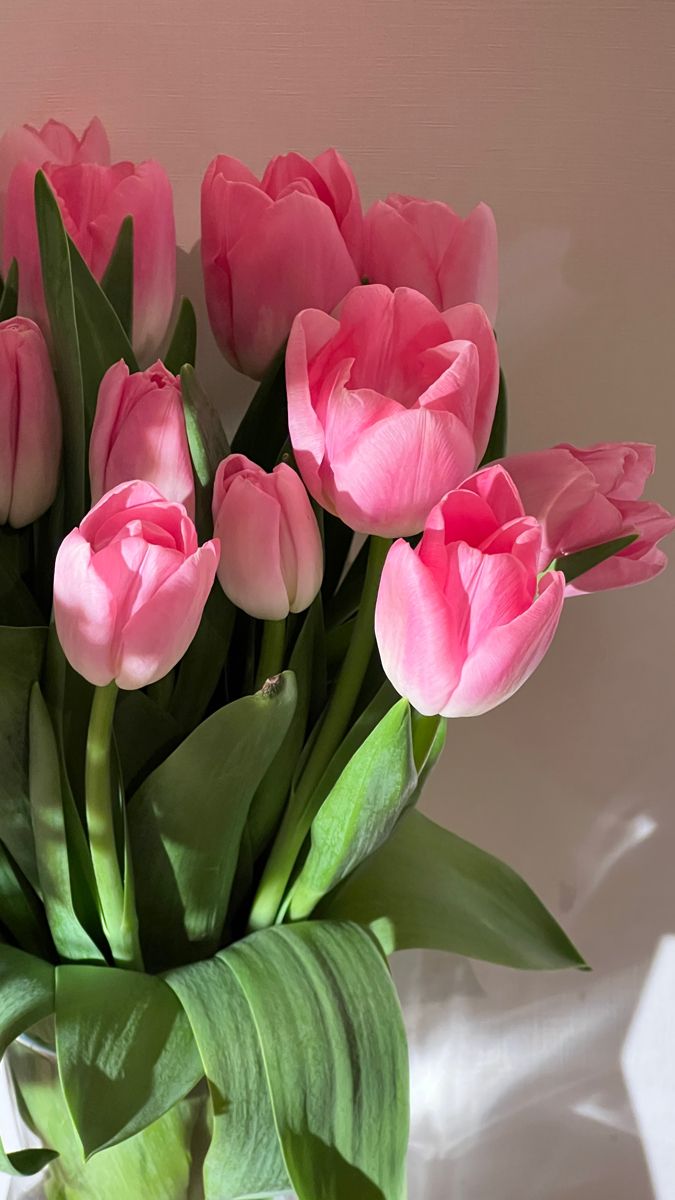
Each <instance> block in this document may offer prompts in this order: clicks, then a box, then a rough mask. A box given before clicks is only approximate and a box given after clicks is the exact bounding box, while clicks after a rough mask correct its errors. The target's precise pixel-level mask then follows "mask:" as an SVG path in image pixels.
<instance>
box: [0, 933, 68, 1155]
mask: <svg viewBox="0 0 675 1200" xmlns="http://www.w3.org/2000/svg"><path fill="white" fill-rule="evenodd" d="M53 1011H54V968H53V967H51V966H50V965H49V964H48V963H46V962H42V960H41V959H39V958H34V957H33V955H31V954H24V952H23V950H16V949H15V948H14V947H13V946H2V945H0V1056H2V1055H3V1054H4V1053H5V1051H6V1049H7V1047H8V1046H10V1045H11V1043H12V1042H13V1041H14V1039H15V1038H17V1037H18V1036H19V1034H20V1033H25V1032H26V1030H27V1029H30V1028H31V1026H32V1025H35V1024H37V1022H38V1021H42V1020H44V1018H45V1017H48V1016H50V1014H51V1013H53ZM54 1158H56V1154H55V1152H54V1151H53V1150H46V1149H45V1150H15V1151H13V1152H11V1153H7V1152H6V1151H5V1150H4V1148H3V1146H2V1143H1V1142H0V1171H3V1172H4V1173H5V1174H7V1175H34V1174H35V1173H36V1172H37V1171H41V1170H42V1168H43V1167H45V1166H46V1165H47V1163H49V1162H51V1161H52V1159H54Z"/></svg>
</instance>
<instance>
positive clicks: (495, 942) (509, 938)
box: [316, 811, 584, 971]
mask: <svg viewBox="0 0 675 1200" xmlns="http://www.w3.org/2000/svg"><path fill="white" fill-rule="evenodd" d="M316 916H318V917H322V918H326V919H330V920H335V921H357V922H358V923H359V924H361V925H365V926H367V927H369V928H370V929H371V930H372V931H373V933H374V934H375V935H376V937H377V938H378V940H379V941H380V943H381V945H382V948H383V949H384V951H385V952H386V953H387V954H391V953H393V951H394V950H406V949H409V948H413V947H414V948H422V949H429V950H447V951H450V952H451V953H453V954H464V955H466V956H467V957H468V958H479V959H485V960H486V961H488V962H494V963H501V964H503V965H504V966H507V967H518V968H521V969H524V970H538V971H552V970H557V969H559V968H562V967H583V966H584V962H583V959H582V958H581V957H580V956H579V954H578V952H577V951H576V950H575V948H574V946H573V945H572V943H571V942H570V941H569V939H568V937H567V936H566V934H565V933H564V932H563V930H562V929H561V928H560V926H559V925H558V924H557V922H556V921H555V920H554V919H553V917H552V916H551V915H550V913H548V912H547V910H546V909H545V908H544V905H543V904H542V903H541V901H540V900H539V899H538V898H537V897H536V896H535V894H534V892H533V891H532V890H531V888H529V887H528V885H527V884H526V883H525V882H524V881H523V880H522V879H521V878H520V877H519V876H518V875H516V873H515V871H512V870H511V868H510V867H507V866H506V864H505V863H502V862H500V861H499V859H497V858H494V857H493V856H492V855H491V854H486V852H485V851H484V850H479V848H478V847H477V846H472V845H471V843H470V842H465V841H464V840H463V839H462V838H460V837H457V836H456V834H454V833H450V832H449V831H448V830H447V829H443V828H442V827H441V826H440V825H436V824H435V823H434V822H433V821H430V820H429V819H428V818H427V817H424V816H422V814H421V813H419V812H417V811H412V812H409V813H407V814H406V815H405V816H404V817H403V818H402V819H401V821H400V822H399V824H398V825H397V826H396V828H395V830H394V832H393V834H392V836H391V837H390V838H389V840H388V841H387V842H385V844H384V845H383V846H381V847H380V849H379V850H378V851H377V852H376V853H375V854H373V855H372V857H371V858H369V859H367V860H366V861H365V862H363V863H361V865H360V866H359V867H358V868H357V869H356V871H354V873H353V874H352V875H350V876H349V878H347V879H345V880H344V882H343V883H341V884H340V885H339V886H338V887H337V888H336V889H335V891H334V892H332V893H331V894H330V895H329V896H327V897H326V899H325V900H323V901H322V903H321V904H320V905H319V906H318V908H317V910H316Z"/></svg>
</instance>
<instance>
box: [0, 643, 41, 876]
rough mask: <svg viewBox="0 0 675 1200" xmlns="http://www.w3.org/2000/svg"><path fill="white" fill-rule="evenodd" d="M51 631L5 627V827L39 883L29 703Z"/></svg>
mask: <svg viewBox="0 0 675 1200" xmlns="http://www.w3.org/2000/svg"><path fill="white" fill-rule="evenodd" d="M46 640H47V630H46V629H43V628H41V627H39V628H31V627H26V628H21V629H20V628H14V627H12V626H7V625H5V626H0V762H1V763H2V772H0V829H1V830H2V838H3V841H4V843H5V845H6V846H7V848H8V850H9V852H10V854H11V855H12V858H13V859H14V860H15V862H17V863H18V864H19V866H20V867H21V870H22V871H23V873H24V875H25V876H26V877H27V878H28V880H29V881H30V883H31V884H32V885H33V887H35V888H38V887H39V880H38V871H37V864H36V860H35V843H34V841H33V828H32V824H31V814H30V799H29V786H28V707H29V701H30V692H31V688H32V686H33V684H34V683H35V681H36V680H37V679H39V677H40V672H41V670H42V660H43V656H44V650H45V644H46Z"/></svg>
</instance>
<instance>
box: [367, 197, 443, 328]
mask: <svg viewBox="0 0 675 1200" xmlns="http://www.w3.org/2000/svg"><path fill="white" fill-rule="evenodd" d="M363 271H364V274H365V276H366V278H367V279H369V280H370V282H371V283H383V284H386V285H387V287H390V288H392V289H393V288H397V287H401V286H405V287H409V288H414V289H415V291H418V292H421V293H422V295H423V296H427V297H428V299H429V300H431V302H432V304H435V305H436V307H437V308H441V307H442V303H441V300H442V297H441V290H440V287H439V284H438V277H437V274H436V267H435V264H434V262H433V260H432V257H431V255H430V254H429V253H428V251H427V248H426V246H425V244H424V239H423V237H422V236H421V235H420V233H419V232H418V231H417V230H416V229H415V228H414V226H412V225H410V224H409V223H408V222H407V221H406V219H405V216H404V215H403V214H401V213H400V212H399V211H397V209H395V208H393V207H392V206H391V205H390V204H389V203H385V202H383V201H377V202H376V203H375V204H373V206H372V208H370V209H369V210H368V212H367V213H366V216H365V222H364V257H363Z"/></svg>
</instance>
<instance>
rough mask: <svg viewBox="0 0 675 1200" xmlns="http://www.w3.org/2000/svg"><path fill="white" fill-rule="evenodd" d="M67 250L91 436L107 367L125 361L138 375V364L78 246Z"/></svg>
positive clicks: (86, 410) (86, 417)
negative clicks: (71, 275) (101, 383)
mask: <svg viewBox="0 0 675 1200" xmlns="http://www.w3.org/2000/svg"><path fill="white" fill-rule="evenodd" d="M68 249H69V253H70V262H71V268H72V273H73V295H74V297H75V316H76V319H77V329H78V335H79V343H80V359H81V362H82V387H83V396H84V414H85V427H86V431H87V436H88V435H89V432H90V430H91V426H92V424H93V421H94V414H95V412H96V401H97V398H98V389H99V384H100V382H101V380H102V378H103V376H104V375H105V373H106V371H107V370H108V367H111V366H112V365H113V363H116V362H119V360H120V359H124V361H125V363H126V364H127V366H128V368H129V370H130V371H137V370H138V363H137V362H136V358H135V356H134V352H133V350H132V348H131V343H130V341H129V338H128V337H127V335H126V333H125V332H124V327H123V325H122V323H121V321H120V319H119V317H118V315H117V313H116V312H115V309H114V308H113V306H112V304H111V303H110V301H109V299H108V297H107V296H106V294H105V292H104V291H103V289H102V288H101V287H100V286H99V284H98V283H97V282H96V280H95V279H94V276H93V275H92V273H91V271H90V270H89V267H88V266H87V264H86V263H85V261H84V259H83V258H82V255H81V254H80V252H79V250H78V249H77V246H76V245H75V244H74V242H72V241H70V240H69V242H68Z"/></svg>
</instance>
